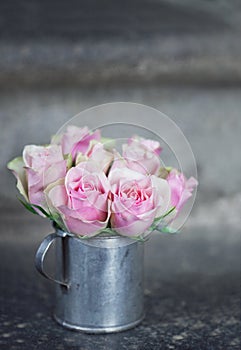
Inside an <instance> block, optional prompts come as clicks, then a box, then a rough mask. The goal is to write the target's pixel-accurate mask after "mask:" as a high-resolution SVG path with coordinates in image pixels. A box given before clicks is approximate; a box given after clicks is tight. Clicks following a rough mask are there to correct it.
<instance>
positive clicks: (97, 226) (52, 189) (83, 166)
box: [46, 161, 110, 236]
mask: <svg viewBox="0 0 241 350" xmlns="http://www.w3.org/2000/svg"><path fill="white" fill-rule="evenodd" d="M109 192H110V186H109V182H108V179H107V177H106V175H105V173H104V172H103V171H100V170H99V167H98V166H97V165H96V164H95V163H93V162H91V161H88V162H81V163H79V164H78V165H77V166H75V167H73V168H71V169H70V170H69V171H68V172H67V174H66V177H65V179H63V180H62V182H61V181H58V182H57V183H56V184H54V185H50V186H49V188H47V189H46V194H47V196H48V198H49V200H50V203H51V207H52V208H53V209H54V210H55V211H56V210H57V211H58V212H59V213H60V215H61V217H62V219H63V222H64V224H65V226H66V228H67V230H68V231H69V232H72V233H76V234H78V235H81V236H85V235H88V236H94V235H96V234H98V233H99V231H100V230H101V229H103V228H105V227H106V225H107V222H108V220H109V215H110V212H109V199H108V196H109Z"/></svg>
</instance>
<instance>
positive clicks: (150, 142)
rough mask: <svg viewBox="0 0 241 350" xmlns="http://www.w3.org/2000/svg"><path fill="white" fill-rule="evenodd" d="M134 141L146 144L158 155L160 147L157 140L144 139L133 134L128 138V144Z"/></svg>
mask: <svg viewBox="0 0 241 350" xmlns="http://www.w3.org/2000/svg"><path fill="white" fill-rule="evenodd" d="M136 142H139V143H140V144H141V145H144V146H146V147H147V148H148V149H149V151H151V152H154V153H155V154H156V155H157V156H158V157H159V156H160V154H161V151H162V148H161V146H160V143H159V142H158V141H154V140H149V139H144V138H142V137H139V136H133V137H131V138H130V139H129V140H128V145H129V146H132V145H133V143H136Z"/></svg>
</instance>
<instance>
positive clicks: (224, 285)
mask: <svg viewBox="0 0 241 350" xmlns="http://www.w3.org/2000/svg"><path fill="white" fill-rule="evenodd" d="M3 214H4V215H3V217H2V218H1V219H2V230H1V264H0V273H1V285H0V293H1V315H0V333H1V335H0V348H1V349H3V350H4V349H12V350H14V349H43V350H44V349H81V350H91V349H95V350H96V349H98V350H104V349H106V350H109V349H110V350H114V349H116V350H122V349H123V350H124V349H128V350H135V349H140V350H157V349H164V350H165V349H184V350H185V349H195V350H205V349H207V350H219V349H220V350H229V349H230V350H234V349H240V232H238V231H235V230H228V228H227V227H223V228H222V229H219V228H218V227H217V228H216V229H215V230H214V229H212V230H207V229H205V228H203V229H202V228H200V227H199V228H196V229H192V230H190V229H187V230H186V231H184V232H183V233H182V234H180V235H177V236H175V237H174V236H172V237H170V236H166V235H163V236H156V235H154V236H153V237H152V238H151V240H149V241H148V242H147V243H146V261H145V266H146V288H145V304H146V318H145V320H144V321H143V323H142V324H141V325H140V326H138V327H136V328H135V329H132V330H129V331H126V332H122V333H118V334H109V335H87V334H83V333H78V332H73V331H69V330H66V329H64V328H62V327H61V326H59V325H57V324H56V323H55V321H54V320H53V319H52V317H51V312H52V308H53V304H54V298H53V285H52V283H51V282H49V281H47V280H45V279H44V278H43V277H41V276H40V275H38V274H37V272H36V271H35V269H34V265H33V259H34V253H35V251H36V248H37V246H38V244H39V243H40V241H41V239H42V238H43V237H44V235H46V234H47V232H48V230H49V229H50V230H51V227H50V225H49V224H48V223H47V222H46V221H45V220H43V219H41V218H37V217H35V216H33V217H32V216H31V215H30V214H25V212H24V211H22V210H16V211H14V210H13V211H11V212H9V211H6V212H4V211H3ZM40 233H42V234H40ZM49 264H50V265H51V261H49Z"/></svg>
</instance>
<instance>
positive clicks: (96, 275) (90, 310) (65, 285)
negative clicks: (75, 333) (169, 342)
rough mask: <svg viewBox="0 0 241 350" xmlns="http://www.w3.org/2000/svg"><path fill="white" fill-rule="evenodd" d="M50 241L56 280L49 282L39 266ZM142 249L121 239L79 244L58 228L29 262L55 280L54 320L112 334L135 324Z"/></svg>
mask: <svg viewBox="0 0 241 350" xmlns="http://www.w3.org/2000/svg"><path fill="white" fill-rule="evenodd" d="M56 238H58V239H56ZM55 240H56V276H55V278H51V277H49V276H48V275H47V274H46V272H45V271H44V267H43V262H44V257H45V254H46V252H47V250H48V248H49V247H50V245H51V243H52V242H53V241H55ZM143 251H144V245H143V243H141V242H138V241H134V240H132V239H130V238H127V237H121V236H102V235H99V236H97V237H93V238H90V239H88V240H83V239H80V238H78V237H76V236H73V235H70V234H69V233H67V232H63V231H61V230H56V232H55V233H52V234H50V235H49V236H47V237H46V238H45V239H44V241H43V242H42V243H41V245H40V247H39V249H38V251H37V253H36V258H35V264H36V268H37V269H38V271H39V272H40V273H41V274H42V275H44V276H45V277H47V278H49V279H51V280H54V281H55V282H56V299H55V311H54V318H55V320H56V321H57V322H58V323H60V324H61V325H63V326H64V327H67V328H71V329H75V330H80V331H84V332H88V333H108V332H118V331H123V330H126V329H129V328H132V327H134V326H136V325H137V324H139V323H140V322H141V321H142V319H143Z"/></svg>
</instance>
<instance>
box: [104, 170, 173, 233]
mask: <svg viewBox="0 0 241 350" xmlns="http://www.w3.org/2000/svg"><path fill="white" fill-rule="evenodd" d="M108 178H109V180H110V184H111V192H112V203H111V227H112V228H113V229H114V230H115V231H116V232H118V233H119V234H121V235H124V236H137V235H140V234H142V233H144V232H145V231H146V230H147V229H148V228H149V227H150V226H151V225H152V223H153V220H154V219H155V218H156V217H160V216H161V215H163V214H164V213H165V212H166V211H167V209H168V207H169V201H170V189H169V185H168V183H167V181H166V180H164V179H161V178H158V177H156V176H155V175H150V176H146V175H144V174H141V173H140V172H136V171H134V170H131V169H128V168H115V169H114V170H112V169H111V171H110V174H109V177H108Z"/></svg>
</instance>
